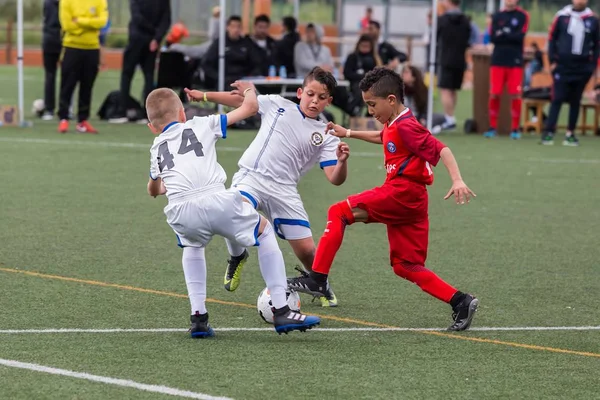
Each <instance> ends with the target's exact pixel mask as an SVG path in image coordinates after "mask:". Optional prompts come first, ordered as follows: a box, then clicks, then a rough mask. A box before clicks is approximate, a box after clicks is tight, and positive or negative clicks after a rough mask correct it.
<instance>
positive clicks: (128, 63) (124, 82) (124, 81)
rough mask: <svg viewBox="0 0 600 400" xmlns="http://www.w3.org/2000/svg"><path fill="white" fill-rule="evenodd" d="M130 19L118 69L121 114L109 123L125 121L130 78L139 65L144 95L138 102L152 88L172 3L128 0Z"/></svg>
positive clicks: (169, 20)
mask: <svg viewBox="0 0 600 400" xmlns="http://www.w3.org/2000/svg"><path fill="white" fill-rule="evenodd" d="M129 7H130V12H131V20H130V21H129V41H128V42H127V47H126V48H125V52H124V53H123V69H122V71H121V88H120V91H121V105H120V109H121V110H120V114H121V116H120V117H117V118H112V119H110V120H109V122H113V123H124V122H128V119H127V117H126V113H127V110H126V105H127V103H128V99H129V96H130V91H131V81H132V80H133V75H134V73H135V69H136V67H137V66H138V65H139V66H140V67H141V68H142V73H143V74H144V94H143V97H144V98H143V99H141V101H140V103H141V104H145V103H146V97H147V96H148V94H150V92H151V91H152V90H153V89H154V67H155V65H156V55H157V54H158V48H159V47H160V43H161V42H162V41H163V39H164V37H165V35H166V34H167V31H168V30H169V27H170V26H171V5H170V2H169V1H165V0H129Z"/></svg>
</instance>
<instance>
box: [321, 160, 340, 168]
mask: <svg viewBox="0 0 600 400" xmlns="http://www.w3.org/2000/svg"><path fill="white" fill-rule="evenodd" d="M332 165H337V160H327V161H321V163H320V164H319V166H320V167H321V169H323V168H325V167H331V166H332Z"/></svg>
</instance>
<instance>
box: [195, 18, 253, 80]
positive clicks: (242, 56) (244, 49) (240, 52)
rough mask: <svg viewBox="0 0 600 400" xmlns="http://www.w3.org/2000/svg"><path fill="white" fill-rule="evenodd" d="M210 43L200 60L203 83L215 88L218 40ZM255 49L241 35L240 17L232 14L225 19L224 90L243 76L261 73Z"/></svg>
mask: <svg viewBox="0 0 600 400" xmlns="http://www.w3.org/2000/svg"><path fill="white" fill-rule="evenodd" d="M220 40H221V38H219V39H218V40H215V41H213V42H212V43H211V45H210V47H209V48H208V50H207V51H206V54H205V55H204V58H203V60H202V68H203V69H204V75H205V84H206V86H207V87H208V88H211V89H212V88H214V89H216V88H217V86H218V84H219V41H220ZM254 50H255V44H254V43H253V42H252V41H251V40H249V39H247V38H245V37H243V36H242V18H241V17H239V16H238V15H232V16H231V17H229V19H228V20H227V32H226V38H225V90H228V88H229V86H230V85H231V84H232V83H233V82H235V81H236V80H238V79H241V78H243V77H245V76H258V75H261V67H262V64H261V62H262V60H260V59H259V57H260V55H259V53H258V52H256V51H254Z"/></svg>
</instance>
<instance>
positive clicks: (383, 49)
mask: <svg viewBox="0 0 600 400" xmlns="http://www.w3.org/2000/svg"><path fill="white" fill-rule="evenodd" d="M368 35H369V36H370V37H371V39H372V40H373V42H374V43H376V44H377V52H378V54H379V57H380V58H381V62H382V63H383V65H385V66H386V67H387V68H389V69H391V70H394V71H395V70H396V69H397V68H398V66H400V63H404V62H406V61H407V60H408V57H407V56H406V54H404V53H402V52H401V51H398V50H396V48H395V47H394V46H393V45H392V44H391V43H388V42H386V41H384V40H382V39H381V24H380V23H379V22H377V21H370V22H369V32H368Z"/></svg>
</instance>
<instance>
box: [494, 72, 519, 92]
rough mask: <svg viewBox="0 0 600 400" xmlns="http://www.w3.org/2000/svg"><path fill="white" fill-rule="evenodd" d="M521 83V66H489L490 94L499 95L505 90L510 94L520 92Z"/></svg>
mask: <svg viewBox="0 0 600 400" xmlns="http://www.w3.org/2000/svg"><path fill="white" fill-rule="evenodd" d="M522 83H523V67H497V66H492V67H491V68H490V94H493V95H496V96H500V95H501V94H502V92H504V86H505V85H506V91H507V92H508V94H511V95H518V94H521V84H522Z"/></svg>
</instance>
